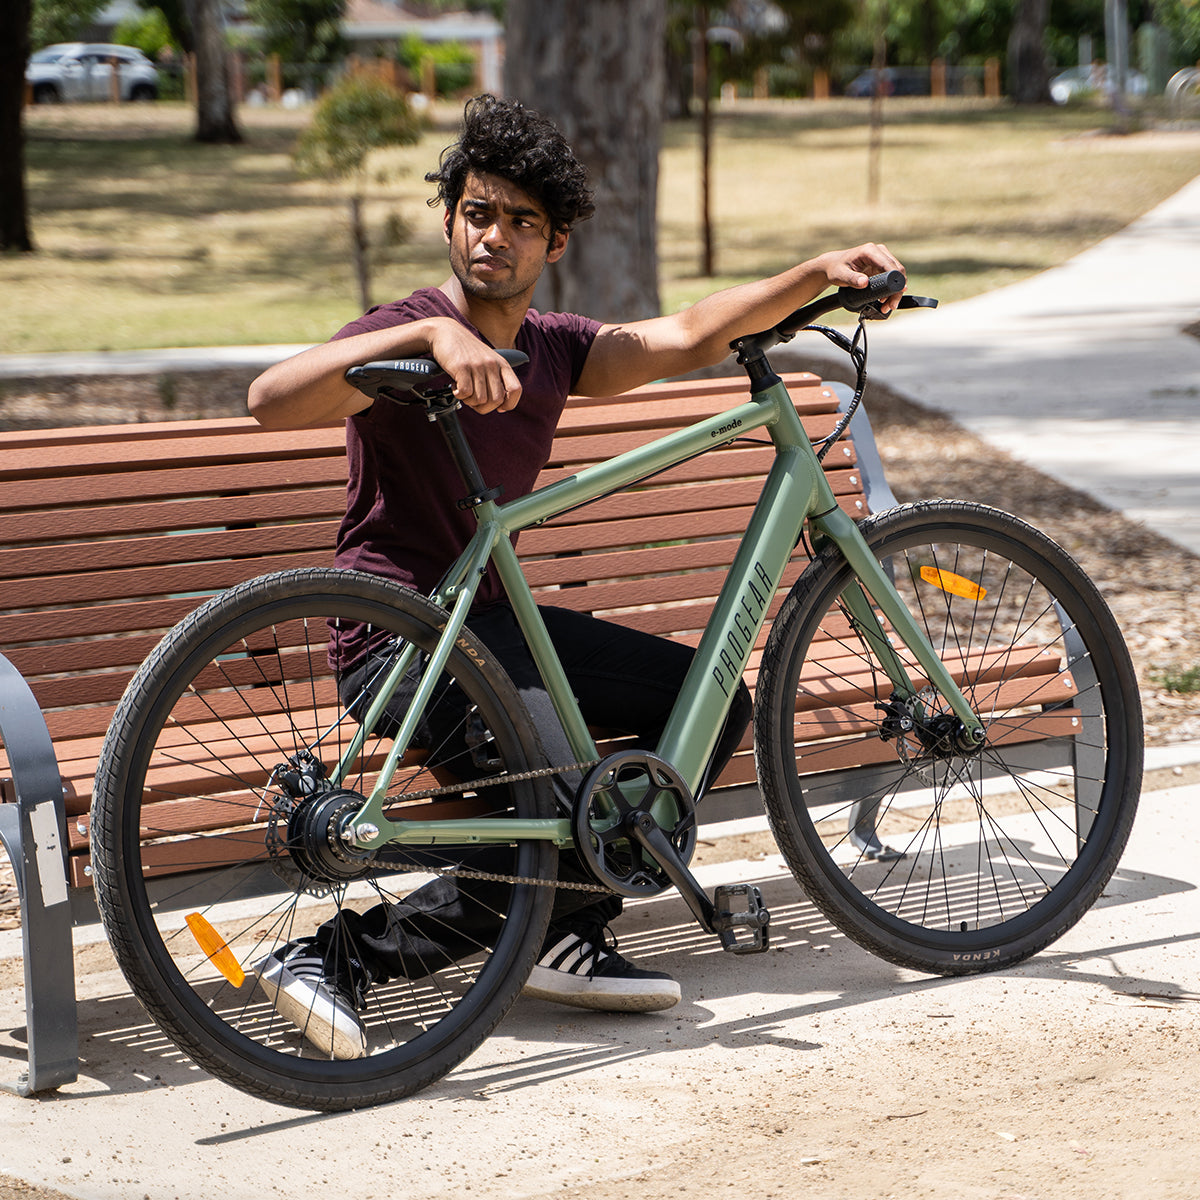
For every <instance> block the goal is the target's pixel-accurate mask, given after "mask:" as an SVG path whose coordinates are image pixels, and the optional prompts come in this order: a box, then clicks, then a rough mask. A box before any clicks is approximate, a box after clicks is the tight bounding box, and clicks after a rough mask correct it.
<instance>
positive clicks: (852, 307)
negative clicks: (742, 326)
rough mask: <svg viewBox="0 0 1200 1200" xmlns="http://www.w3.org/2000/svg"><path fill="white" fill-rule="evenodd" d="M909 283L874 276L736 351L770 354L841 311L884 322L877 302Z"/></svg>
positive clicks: (898, 276)
mask: <svg viewBox="0 0 1200 1200" xmlns="http://www.w3.org/2000/svg"><path fill="white" fill-rule="evenodd" d="M907 282H908V281H907V280H906V279H905V277H904V272H903V271H884V272H883V273H882V274H880V275H872V276H871V278H870V280H869V281H868V282H867V286H866V287H862V288H853V287H841V288H838V290H837V291H836V292H830V293H829V294H828V295H825V296H818V297H817V299H815V300H813V301H810V302H809V303H808V304H805V305H802V306H801V307H800V308H798V309H796V311H795V312H793V313H791V314H790V315H789V316H786V317H784V319H783V320H782V321H780V322H779V324H778V325H776V326H775V327H774V328H773V329H764V330H763V331H762V332H761V333H752V334H750V335H748V336H747V337H742V338H738V339H737V341H735V342H734V343H733V348H734V349H735V350H738V351H740V352H742V353H743V354H744V353H745V352H746V351H754V350H758V351H766V350H770V349H771V347H772V346H776V345H778V344H779V343H780V342H787V341H790V340H791V339H792V338H793V337H794V336H795V335H796V334H797V333H798V332H799V331H800V330H801V329H804V328H805V327H807V326H809V325H811V324H812V323H813V322H814V321H816V320H819V319H820V318H821V317H823V316H825V315H826V313H831V312H835V311H837V310H838V309H839V308H841V309H845V310H846V311H847V312H853V313H858V314H859V318H860V320H881V319H883V317H884V316H886V314H885V313H884V312H883V310H882V309H880V308H879V306H878V302H879V301H880V300H886V299H887V297H888V296H894V295H895V294H896V293H897V292H901V291H903V290H904V286H905V284H906V283H907ZM899 307H901V308H936V307H937V301H936V300H931V299H929V298H928V297H926V296H901V297H900V305H899Z"/></svg>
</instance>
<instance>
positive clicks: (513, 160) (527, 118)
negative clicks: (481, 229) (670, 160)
mask: <svg viewBox="0 0 1200 1200" xmlns="http://www.w3.org/2000/svg"><path fill="white" fill-rule="evenodd" d="M471 172H475V173H476V174H487V175H497V176H499V177H500V178H501V179H507V180H508V181H509V182H510V183H515V184H516V185H517V187H519V188H521V190H522V191H525V192H528V193H529V195H531V196H532V197H533V198H534V199H535V200H537V201H539V202H540V203H541V204H542V206H543V207H544V208H545V210H546V212H547V214H548V215H549V217H550V224H551V227H552V228H553V230H554V231H555V232H556V233H566V232H568V231H569V230H570V229H571V227H572V226H573V225H574V224H575V223H576V222H577V221H586V220H587V219H588V217H590V216H591V215H592V213H593V212H594V211H595V208H596V206H595V205H594V204H593V203H592V192H591V189H590V188H589V187H588V182H587V168H586V167H584V165H583V164H582V163H581V162H580V161H579V160H578V159H577V158H576V157H575V154H574V152H573V151H572V150H571V147H570V146H569V145H567V141H566V139H565V138H564V137H563V135H562V134H561V133H560V132H559V131H558V127H557V126H556V125H555V124H554V123H553V122H552V121H549V120H547V119H546V118H545V117H543V116H542V115H541V114H540V113H538V112H534V110H533V109H530V108H526V107H525V106H524V105H522V104H518V103H516V102H515V101H511V100H499V99H497V98H496V97H495V96H491V95H487V94H485V95H482V96H476V97H474V99H472V100H468V101H467V105H466V108H465V109H464V110H463V127H462V133H461V134H460V135H459V139H458V141H457V142H455V143H454V144H453V145H450V146H447V147H446V149H445V150H443V151H442V156H441V159H440V160H439V162H438V169H437V170H436V171H430V172H429V174H428V175H426V176H425V180H426V182H428V183H436V184H437V189H438V190H437V195H436V196H434V197H433V198H432V199H431V200H430V201H429V203H430V205H436V204H444V205H445V206H446V207H447V208H448V209H449V210H450V212H451V213H453V212H454V210H455V209H456V208H457V207H458V202H459V200H460V199H461V198H462V193H463V187H464V186H465V184H466V179H467V175H468V174H470V173H471Z"/></svg>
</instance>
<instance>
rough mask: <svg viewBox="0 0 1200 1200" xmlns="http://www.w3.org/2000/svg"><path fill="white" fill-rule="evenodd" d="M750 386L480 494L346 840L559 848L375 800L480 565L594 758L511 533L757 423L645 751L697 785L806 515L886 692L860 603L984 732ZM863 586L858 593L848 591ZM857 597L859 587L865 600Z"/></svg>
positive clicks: (565, 840) (788, 416) (555, 824)
mask: <svg viewBox="0 0 1200 1200" xmlns="http://www.w3.org/2000/svg"><path fill="white" fill-rule="evenodd" d="M755 387H756V388H757V389H758V390H755V391H753V392H752V393H751V398H750V399H749V400H748V401H747V402H746V403H745V404H742V405H739V406H738V407H736V408H732V409H729V410H727V411H725V412H722V413H719V414H717V415H716V416H713V417H708V418H706V419H705V420H702V421H698V422H696V423H695V424H694V425H690V426H688V427H687V428H686V429H681V430H679V431H677V432H675V433H671V434H668V435H666V436H665V437H662V438H659V439H657V440H656V441H653V442H651V443H650V444H648V445H646V446H641V447H638V448H637V449H634V450H629V451H626V452H625V453H624V454H620V455H618V456H617V457H615V458H612V459H610V460H608V461H607V462H603V463H598V464H596V465H594V466H590V467H587V468H585V469H583V470H581V471H579V472H577V473H576V474H574V475H571V476H569V477H567V478H566V479H561V480H558V481H557V482H555V483H552V484H548V485H547V486H545V487H542V488H539V489H537V490H536V491H534V492H530V493H529V494H528V495H525V496H522V497H520V498H518V499H516V500H513V501H510V502H509V503H507V504H503V505H498V504H496V503H495V502H494V501H493V500H483V501H482V502H481V503H480V504H479V505H478V506H477V507H476V510H475V512H476V516H477V519H478V523H479V527H478V530H477V531H476V533H475V535H474V537H473V538H472V539H471V542H470V543H469V544H468V545H467V547H466V549H465V550H464V551H463V553H462V555H460V557H459V558H458V560H457V561H456V562H455V564H454V565H453V567H451V569H450V570H449V572H447V574H446V577H445V578H444V579H443V581H442V583H441V585H440V586H439V587H438V589H437V590H436V591H435V592H434V594H433V596H432V599H433V600H434V601H435V603H438V604H439V605H441V606H443V607H445V608H446V609H447V621H446V626H445V628H444V630H443V631H442V635H441V640H440V641H439V644H438V651H437V653H435V654H434V656H433V657H432V659H431V661H430V664H429V665H428V667H427V668H426V671H425V675H424V678H423V679H422V682H421V685H420V687H419V688H418V693H417V696H416V698H415V699H414V702H413V704H412V706H411V707H410V710H409V713H408V715H407V717H406V719H405V721H404V722H403V725H402V727H401V729H400V730H399V731H398V733H397V735H396V738H395V742H394V744H393V746H392V749H391V752H390V755H389V757H388V760H387V762H386V764H385V766H384V768H383V769H382V770H381V772H380V775H379V778H378V782H377V783H376V785H375V788H374V790H373V791H372V793H371V795H370V797H369V798H368V800H367V802H366V804H365V805H364V806H363V807H362V809H360V811H359V812H358V813H357V814H356V815H355V816H354V818H352V820H351V821H350V822H349V825H348V827H347V830H346V833H347V835H348V836H349V837H350V838H351V840H353V841H354V842H355V843H356V844H357V845H359V846H362V847H364V848H366V847H370V848H376V847H378V846H381V845H384V844H388V843H391V844H397V845H431V844H438V843H440V844H448V843H455V844H462V843H472V842H507V841H511V840H512V839H513V838H514V837H517V836H520V837H529V838H549V839H551V840H553V841H555V842H557V843H559V844H560V845H568V844H570V842H571V840H572V835H571V828H570V826H571V823H570V821H569V820H568V819H561V820H533V819H511V820H503V821H500V820H496V819H494V818H479V819H470V818H464V819H452V820H441V821H409V820H401V821H391V820H390V819H388V818H387V817H386V816H385V815H384V803H385V799H386V793H387V788H388V786H389V784H390V781H391V777H392V774H393V773H394V771H395V769H396V767H397V765H398V763H399V762H400V759H401V758H402V757H403V754H404V752H405V751H406V749H407V747H408V741H409V739H410V738H411V736H412V734H413V732H414V731H415V729H416V727H417V725H418V724H419V722H420V719H421V716H422V713H423V709H424V705H425V703H426V701H427V699H428V696H429V695H430V694H431V693H432V691H433V686H434V683H435V682H436V680H437V678H438V675H439V674H440V673H441V670H442V668H443V666H444V664H445V661H446V659H447V657H448V655H449V653H450V649H451V647H452V646H453V644H454V640H455V639H456V638H457V637H458V635H459V633H460V632H461V630H462V628H463V625H464V624H465V622H466V619H467V613H468V611H469V610H470V607H471V603H472V601H473V600H474V598H475V594H476V592H477V590H478V587H479V583H480V580H481V578H482V573H483V569H484V567H485V565H486V563H487V561H488V560H489V559H490V560H491V561H492V562H493V563H494V564H495V565H496V568H497V570H498V572H499V575H500V579H501V581H502V583H503V585H504V589H505V591H506V593H507V595H508V599H509V601H510V603H511V604H512V607H513V611H514V613H515V615H516V618H517V621H518V623H519V625H520V627H521V631H522V633H523V634H524V636H525V639H526V641H527V642H528V645H529V650H530V653H531V654H532V657H533V660H534V662H535V664H536V665H537V668H538V670H539V672H540V673H541V676H542V680H543V683H544V684H545V687H546V690H547V692H548V693H549V695H550V698H551V701H552V703H553V705H554V708H555V711H556V712H557V713H558V717H559V720H560V721H561V722H562V725H563V730H564V732H565V734H566V736H567V739H568V743H569V744H570V746H571V749H572V751H573V753H575V755H576V756H577V758H578V760H579V761H581V762H583V761H591V760H593V759H595V758H596V757H597V751H596V746H595V742H594V741H593V739H592V736H591V734H590V733H589V731H588V728H587V723H586V722H585V721H584V719H583V716H582V714H581V713H580V711H579V705H578V703H577V702H576V700H575V697H574V694H573V692H572V690H571V687H570V684H569V683H568V681H567V678H566V675H565V674H564V672H563V668H562V665H561V663H560V662H559V660H558V656H557V655H556V653H555V651H554V647H553V645H552V644H551V642H550V638H549V635H548V634H547V632H546V627H545V623H544V622H543V620H542V617H541V614H540V613H539V612H538V608H537V603H536V601H535V600H534V597H533V594H532V592H531V591H530V588H529V584H528V582H527V581H526V579H525V577H524V575H523V573H522V571H521V567H520V563H519V561H518V559H517V554H516V550H515V549H514V547H513V544H512V535H514V534H515V533H518V532H519V531H521V530H523V529H528V528H530V527H531V526H534V525H539V524H541V523H543V522H545V521H547V520H549V519H550V518H551V517H554V516H557V515H558V514H560V513H563V512H565V511H567V510H568V509H572V508H576V507H578V506H579V505H581V504H586V503H588V502H589V501H592V500H595V499H597V498H599V497H600V496H603V495H607V494H608V493H610V492H613V491H618V490H620V489H622V488H625V487H629V486H630V485H632V484H634V483H637V482H638V481H640V480H643V479H646V478H648V477H649V476H651V475H653V474H656V473H657V472H659V471H662V470H665V469H666V468H668V467H671V466H674V465H676V464H678V463H680V462H683V461H685V460H686V459H689V458H693V457H695V456H697V455H699V454H703V453H704V452H706V451H708V450H711V449H714V448H716V447H718V446H721V445H725V444H727V443H729V442H732V441H735V440H736V439H737V438H740V437H743V436H744V435H746V434H747V433H751V432H753V431H754V430H757V429H765V430H766V431H767V432H768V434H769V436H770V438H771V441H772V442H773V443H774V446H775V461H774V463H773V464H772V466H771V469H770V471H769V472H768V474H767V477H766V481H765V483H764V485H763V490H762V492H761V494H760V496H759V499H758V502H757V503H756V505H755V508H754V511H753V513H752V515H751V518H750V521H749V524H748V525H747V527H746V532H745V535H744V536H743V538H742V541H741V544H740V546H739V547H738V551H737V553H736V555H735V556H734V560H733V564H732V566H731V567H730V569H729V574H728V576H727V577H726V580H725V583H724V584H723V586H722V588H721V592H720V594H719V596H718V598H717V602H716V606H715V608H714V610H713V613H712V615H711V617H710V618H709V621H708V624H707V626H706V628H705V630H704V633H703V635H702V637H701V639H700V644H699V646H698V647H697V649H696V654H695V658H694V659H693V662H692V665H691V668H690V669H689V671H688V674H687V677H686V678H685V680H684V684H683V687H682V689H681V690H680V693H679V696H678V698H677V699H676V702H675V705H674V707H673V708H672V711H671V716H670V718H669V720H668V722H667V725H666V728H665V729H664V730H663V733H662V736H661V738H660V740H659V743H658V746H657V747H656V750H655V752H656V754H657V755H658V756H659V757H660V758H662V759H664V760H665V761H666V762H669V763H670V764H671V765H672V766H673V767H674V768H675V769H676V770H677V771H678V772H679V774H680V776H681V777H682V778H683V780H684V781H685V782H686V783H687V785H688V787H689V788H690V789H691V790H692V791H695V789H696V787H697V785H698V783H699V782H700V780H701V778H702V776H703V773H704V769H705V766H706V764H707V763H708V760H709V758H710V756H711V755H712V752H713V749H714V747H715V746H716V743H717V739H718V737H719V736H720V732H721V728H722V726H723V724H724V721H725V717H726V714H727V713H728V711H729V705H730V702H731V700H732V697H733V693H734V691H735V689H736V688H737V686H738V684H739V682H740V680H741V677H742V672H743V670H744V668H745V666H746V662H747V660H748V658H749V655H750V651H751V648H752V647H753V646H754V643H755V641H756V640H757V638H758V635H759V632H760V631H761V629H762V626H763V623H764V622H765V620H766V618H767V614H768V610H769V608H770V604H771V601H772V599H773V597H774V596H775V593H776V591H777V590H778V588H779V584H780V580H781V579H782V578H783V572H784V569H785V568H786V566H787V563H788V560H789V559H790V557H791V554H792V551H793V549H794V548H795V546H796V543H797V541H798V539H799V537H800V533H801V531H802V529H803V526H804V523H805V522H806V521H807V522H808V523H809V526H810V528H811V529H812V530H813V532H814V534H815V535H817V536H819V537H823V538H826V539H828V540H830V541H832V542H834V543H835V544H836V545H837V546H838V548H839V549H840V551H841V553H842V554H843V555H844V556H845V558H846V561H847V562H848V563H849V565H850V567H851V569H852V570H853V572H854V574H855V576H856V578H857V582H855V583H852V584H851V585H850V587H848V588H847V589H846V592H845V593H844V599H845V601H846V604H847V608H848V609H849V610H850V613H851V616H852V618H853V619H854V621H855V623H856V625H857V626H858V627H859V630H860V632H861V633H862V634H863V636H864V637H866V638H868V639H869V640H870V641H872V643H873V644H874V646H875V648H876V649H878V650H879V651H880V653H881V659H882V662H883V664H884V667H885V669H886V670H887V672H888V675H889V678H890V679H891V682H892V685H893V687H894V690H895V694H896V697H897V698H898V699H899V700H901V701H908V700H912V699H914V697H915V696H916V693H917V689H916V688H915V686H914V684H913V682H912V680H911V679H910V677H909V675H908V671H907V670H906V669H905V666H904V664H903V662H902V661H901V659H900V657H899V655H898V654H897V653H896V652H895V651H894V650H893V649H892V646H891V641H890V640H889V637H888V635H887V634H886V633H885V632H884V629H883V627H882V626H881V624H880V621H879V619H878V618H877V617H876V615H875V612H874V610H873V609H872V607H871V604H870V602H869V601H868V600H867V597H870V601H873V602H874V603H875V605H876V606H877V607H878V608H879V610H880V611H881V612H882V613H883V615H884V618H885V619H886V621H887V622H888V623H889V624H890V626H891V628H892V629H893V630H894V631H895V634H896V635H897V636H898V637H899V639H900V640H901V641H902V642H903V643H904V645H905V646H906V647H907V648H908V650H909V651H910V652H911V654H912V655H913V658H914V659H915V660H916V662H917V663H918V664H919V665H920V667H921V669H922V671H924V672H925V676H926V678H928V679H929V681H930V682H931V683H932V685H933V686H934V687H935V688H936V689H937V690H938V691H939V692H940V693H941V694H942V695H943V696H944V697H945V699H946V700H947V702H948V703H949V704H950V706H951V707H952V709H953V710H954V713H955V715H956V716H957V717H958V718H959V720H960V721H961V722H962V724H963V726H964V728H965V730H966V732H967V736H968V737H971V736H975V737H979V738H982V735H983V731H982V727H981V726H980V723H979V720H978V718H977V717H976V715H975V713H974V712H973V711H972V709H971V707H970V705H969V704H968V703H967V701H966V700H965V698H964V697H963V695H962V692H961V691H960V689H959V687H958V685H957V684H956V683H955V682H954V680H953V678H952V677H951V676H950V674H949V672H948V671H947V670H946V668H945V666H944V665H943V663H942V662H941V660H940V659H939V658H938V657H937V655H936V654H935V652H934V650H933V648H932V647H931V646H930V644H929V642H928V640H927V639H926V637H925V635H924V633H923V632H922V631H921V629H920V628H919V627H918V625H917V623H916V622H915V621H914V620H913V618H912V615H911V614H910V613H909V611H908V609H907V607H906V606H905V605H904V603H903V601H902V600H901V599H900V597H899V596H898V595H897V593H896V589H895V587H894V586H893V585H892V582H891V580H890V579H889V578H888V575H887V573H886V571H885V570H884V569H883V567H882V566H881V565H880V563H879V560H878V559H877V558H876V557H875V556H874V555H873V554H872V553H871V550H870V549H869V547H868V546H867V544H866V542H865V541H864V539H863V537H862V535H861V533H860V532H859V530H858V527H857V526H856V525H855V523H854V521H853V520H852V519H851V518H850V517H849V516H847V515H846V514H845V513H844V512H843V511H842V510H841V508H840V507H839V506H838V503H837V499H836V498H835V496H834V494H833V490H832V488H831V487H830V486H829V482H828V480H827V479H826V477H825V472H824V470H823V469H822V467H821V464H820V462H819V461H818V460H817V456H816V454H815V452H814V450H813V447H812V444H811V442H810V441H809V438H808V435H807V434H806V433H805V432H804V427H803V425H802V424H801V422H800V417H799V414H798V413H797V412H796V409H795V407H794V406H793V404H792V401H791V397H790V396H789V395H788V391H787V388H786V386H785V385H784V384H783V382H782V381H781V380H780V379H779V377H778V376H776V375H774V374H771V375H767V376H766V377H765V378H764V379H762V380H761V381H759V383H758V384H756V385H755ZM860 588H861V590H860ZM864 593H865V595H864ZM410 661H411V656H404V657H402V659H401V661H399V662H398V663H397V664H396V666H394V667H393V669H392V671H391V672H390V674H389V678H388V679H387V680H386V681H385V685H384V687H383V689H382V691H381V694H380V696H379V698H377V700H376V701H375V705H374V706H373V707H372V710H371V712H370V713H369V714H368V716H367V717H366V719H365V720H364V722H363V729H370V728H371V727H372V725H373V723H374V719H375V717H377V716H378V715H379V714H380V713H381V712H382V710H383V708H384V706H385V705H386V704H387V701H388V699H389V697H390V693H391V691H392V689H393V687H394V686H395V684H396V683H397V682H398V681H399V679H400V678H401V677H402V675H403V673H404V671H405V669H406V668H407V667H408V665H409V662H410ZM363 738H365V734H364V733H362V732H361V731H360V734H359V735H358V737H356V738H355V740H354V743H353V744H352V745H351V746H350V747H349V748H348V750H347V752H346V754H345V756H344V757H343V760H342V762H341V763H340V764H339V766H338V768H337V771H336V774H335V776H334V778H335V780H338V779H341V778H343V777H345V776H347V775H348V774H349V771H350V767H351V765H352V763H353V761H354V760H355V759H356V758H357V756H358V753H359V751H360V749H361V745H362V741H363Z"/></svg>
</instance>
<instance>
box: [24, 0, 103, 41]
mask: <svg viewBox="0 0 1200 1200" xmlns="http://www.w3.org/2000/svg"><path fill="white" fill-rule="evenodd" d="M107 3H108V0H33V20H32V22H31V23H30V27H29V37H30V44H31V45H32V46H33V48H34V49H35V50H37V49H40V48H41V47H42V46H49V45H52V44H53V43H54V42H75V41H78V40H79V39H80V38H81V37H82V36H83V34H84V32H85V31H86V30H87V27H88V26H89V25H90V24H91V23H92V22H93V21H94V20H95V19H96V17H97V16H98V15H99V13H100V12H101V11H102V10H103V8H104V6H105V5H106V4H107Z"/></svg>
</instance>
